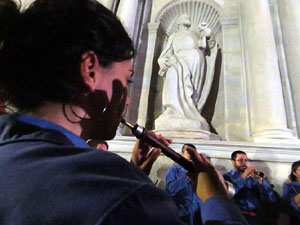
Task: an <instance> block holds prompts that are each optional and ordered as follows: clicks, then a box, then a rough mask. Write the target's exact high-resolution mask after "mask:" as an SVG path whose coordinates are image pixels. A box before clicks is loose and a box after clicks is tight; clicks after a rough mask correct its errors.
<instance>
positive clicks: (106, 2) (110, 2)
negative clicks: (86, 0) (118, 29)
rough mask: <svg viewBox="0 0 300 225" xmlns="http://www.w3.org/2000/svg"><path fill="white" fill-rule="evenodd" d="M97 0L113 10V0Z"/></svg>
mask: <svg viewBox="0 0 300 225" xmlns="http://www.w3.org/2000/svg"><path fill="white" fill-rule="evenodd" d="M98 1H99V2H100V3H101V4H102V5H104V6H105V7H106V8H107V9H109V10H110V11H112V10H113V7H114V2H115V0H98Z"/></svg>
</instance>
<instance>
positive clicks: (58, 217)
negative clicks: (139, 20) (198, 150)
mask: <svg viewBox="0 0 300 225" xmlns="http://www.w3.org/2000/svg"><path fill="white" fill-rule="evenodd" d="M133 57H134V48H133V44H132V41H131V39H130V38H129V36H128V34H127V32H126V31H125V29H124V27H123V26H122V24H121V22H120V21H119V20H118V18H117V17H116V16H115V15H114V14H113V13H112V12H111V11H109V10H108V9H106V8H105V7H104V6H102V5H101V4H100V3H99V2H98V1H96V0H36V1H34V2H33V3H32V4H31V5H30V6H29V7H28V8H26V9H25V10H22V11H20V9H19V7H18V5H17V4H16V2H15V1H13V0H1V1H0V74H1V76H0V97H1V98H2V99H3V100H5V102H8V103H9V104H10V105H12V106H14V108H15V109H18V113H11V114H7V115H2V116H0V221H1V222H0V223H1V224H2V225H11V224H13V225H27V224H43V225H53V224H55V225H69V224H72V225H87V224H89V225H90V224H91V225H92V224H93V225H96V224H97V225H108V224H109V225H119V224H130V225H140V224H143V225H153V224H157V225H165V224H172V225H177V224H178V225H182V224H184V223H183V222H182V221H181V220H180V218H179V216H178V211H177V207H176V205H175V204H174V202H173V201H172V199H171V198H170V197H169V195H168V194H167V193H165V192H164V191H163V190H160V189H158V188H156V187H155V185H154V184H153V183H152V182H151V181H150V179H149V178H148V177H147V176H146V175H145V173H144V172H143V171H141V170H140V168H139V167H140V166H141V167H142V168H144V169H145V168H147V171H149V169H151V165H150V167H149V164H148V166H147V165H145V164H144V163H145V162H147V159H148V157H151V156H153V155H152V154H150V150H151V146H149V145H148V144H147V143H145V142H143V141H137V144H136V145H135V147H134V149H133V152H135V153H136V157H134V160H132V164H131V163H129V162H128V161H126V160H125V159H123V158H122V157H121V156H119V155H116V154H113V153H111V152H109V151H98V150H97V149H95V148H91V147H90V146H88V144H87V143H86V141H87V140H89V139H92V140H103V141H106V140H111V139H112V138H114V136H115V134H116V130H117V128H118V126H119V123H120V121H121V118H122V117H123V116H124V112H125V108H126V106H127V105H128V104H129V97H128V95H127V93H128V90H127V87H128V83H130V79H131V76H132V74H133V70H132V62H131V59H132V58H133ZM153 135H155V134H153ZM155 137H157V138H158V139H159V141H161V142H164V143H165V144H166V145H168V141H167V140H166V139H164V138H162V137H160V136H155ZM156 151H159V150H156ZM188 151H189V150H188ZM189 153H190V155H191V160H192V162H193V164H194V170H195V173H193V174H191V175H190V176H191V178H192V179H191V181H192V182H193V184H194V187H195V191H196V193H197V195H198V196H199V198H200V199H201V200H202V201H203V205H202V207H201V213H202V222H203V223H204V224H207V225H208V224H220V225H229V224H231V225H232V224H235V225H242V224H247V222H245V220H244V219H243V217H242V216H241V215H240V214H239V212H238V211H237V209H236V208H235V206H234V205H233V204H232V203H231V202H229V201H228V199H227V198H226V191H225V189H224V187H223V185H222V182H221V180H219V179H216V178H218V175H217V173H216V171H215V169H214V167H213V166H212V165H211V164H209V162H208V161H207V159H206V158H205V157H204V156H203V155H198V154H195V153H194V152H189ZM200 184H201V185H200ZM200 186H201V188H200ZM212 209H216V210H217V213H216V212H214V211H213V210H212Z"/></svg>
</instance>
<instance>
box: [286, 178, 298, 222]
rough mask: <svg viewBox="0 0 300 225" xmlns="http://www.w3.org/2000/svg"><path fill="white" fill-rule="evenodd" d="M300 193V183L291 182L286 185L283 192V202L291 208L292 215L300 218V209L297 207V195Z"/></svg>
mask: <svg viewBox="0 0 300 225" xmlns="http://www.w3.org/2000/svg"><path fill="white" fill-rule="evenodd" d="M299 193H300V183H299V182H291V183H288V184H285V185H284V186H283V190H282V198H283V200H284V201H285V202H286V203H287V204H288V205H289V206H290V211H291V215H293V216H296V217H299V218H300V207H299V206H297V205H296V202H295V199H294V197H295V195H297V194H299Z"/></svg>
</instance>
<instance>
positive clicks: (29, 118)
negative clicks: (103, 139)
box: [17, 114, 89, 148]
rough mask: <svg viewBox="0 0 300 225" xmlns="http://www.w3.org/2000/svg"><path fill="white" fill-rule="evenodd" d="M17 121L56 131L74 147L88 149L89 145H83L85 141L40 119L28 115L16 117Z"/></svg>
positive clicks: (54, 124)
mask: <svg viewBox="0 0 300 225" xmlns="http://www.w3.org/2000/svg"><path fill="white" fill-rule="evenodd" d="M17 120H18V121H20V122H23V123H28V124H31V125H34V126H38V127H40V128H44V129H51V130H56V131H59V132H61V133H62V134H64V135H65V136H66V137H67V138H68V139H69V140H70V141H71V142H72V143H73V145H74V146H75V147H80V148H89V145H88V144H86V143H85V141H84V140H83V139H82V138H80V137H79V136H78V135H76V134H74V133H73V132H71V131H69V130H68V129H66V128H64V127H62V126H60V125H58V124H56V123H53V122H50V121H48V120H44V119H40V118H37V117H33V116H28V115H22V114H20V115H18V116H17Z"/></svg>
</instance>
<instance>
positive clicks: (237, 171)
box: [233, 168, 242, 175]
mask: <svg viewBox="0 0 300 225" xmlns="http://www.w3.org/2000/svg"><path fill="white" fill-rule="evenodd" d="M233 170H234V171H235V172H236V173H237V174H238V175H241V174H242V172H240V171H239V170H238V169H237V168H233Z"/></svg>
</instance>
